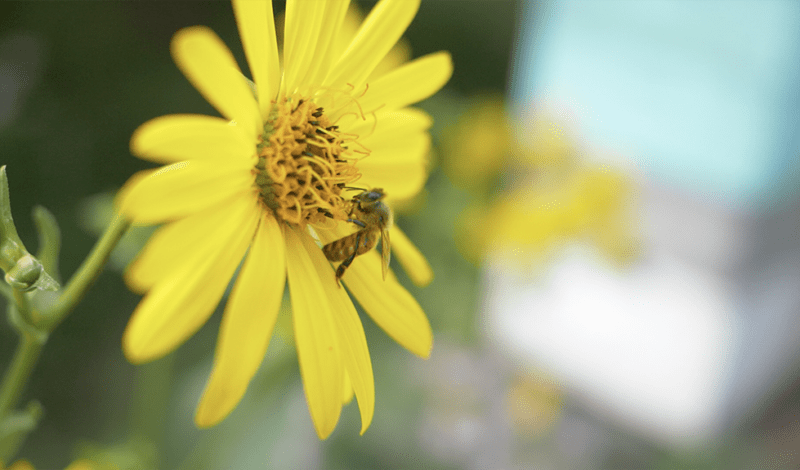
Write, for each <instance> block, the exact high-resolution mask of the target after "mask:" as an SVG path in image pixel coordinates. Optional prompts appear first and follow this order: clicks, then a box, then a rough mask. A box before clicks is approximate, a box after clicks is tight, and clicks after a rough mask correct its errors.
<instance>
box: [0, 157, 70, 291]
mask: <svg viewBox="0 0 800 470" xmlns="http://www.w3.org/2000/svg"><path fill="white" fill-rule="evenodd" d="M43 213H46V214H48V215H49V213H47V212H46V211H44V212H43V210H42V209H41V208H39V210H38V211H36V212H35V213H34V216H35V217H36V221H37V226H38V227H39V229H40V232H41V233H42V237H41V238H42V241H43V243H42V245H43V246H52V239H53V237H56V238H57V237H58V227H57V226H54V224H55V222H54V221H53V220H50V219H47V217H46V216H44V217H43V216H42V214H43ZM45 219H47V220H46V221H44V222H43V220H45ZM56 251H57V247H56ZM55 258H57V254H56V256H55ZM0 269H2V270H3V271H4V272H5V273H6V275H5V280H6V282H7V283H8V285H10V286H11V287H12V288H14V289H16V290H18V291H21V292H28V291H31V290H34V289H41V290H51V291H56V290H58V289H59V284H58V282H57V281H56V280H55V279H54V278H53V277H52V276H50V275H49V274H48V273H47V272H46V271H45V267H44V265H43V264H42V262H41V261H39V259H37V258H36V257H34V256H33V255H31V254H30V253H28V250H26V249H25V245H24V244H23V243H22V240H20V238H19V235H18V234H17V227H16V226H15V225H14V219H13V217H12V216H11V203H10V198H9V194H8V177H7V176H6V167H5V165H3V166H2V167H0Z"/></svg>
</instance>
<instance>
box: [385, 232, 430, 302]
mask: <svg viewBox="0 0 800 470" xmlns="http://www.w3.org/2000/svg"><path fill="white" fill-rule="evenodd" d="M391 231H392V250H393V251H394V253H395V255H396V256H397V260H398V261H400V264H401V265H403V269H405V271H406V273H408V276H409V277H410V278H411V282H413V283H414V284H415V285H417V286H419V287H425V286H427V285H428V284H430V283H431V281H432V280H433V270H432V269H431V265H430V264H428V260H427V259H425V256H424V255H423V254H422V253H420V251H419V249H417V247H416V246H414V243H412V242H411V240H409V239H408V237H407V236H406V234H405V233H403V231H402V230H400V228H399V227H398V226H396V225H394V226H392V228H391Z"/></svg>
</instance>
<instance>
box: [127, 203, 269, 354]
mask: <svg viewBox="0 0 800 470" xmlns="http://www.w3.org/2000/svg"><path fill="white" fill-rule="evenodd" d="M259 210H260V208H259V206H258V205H257V204H256V203H255V202H254V201H253V200H248V199H236V200H234V201H232V202H231V203H230V204H229V206H228V211H227V212H226V213H225V215H224V216H222V217H221V218H220V219H218V220H217V229H216V230H215V231H213V232H210V233H207V234H205V235H206V237H205V238H204V240H203V242H202V244H201V246H198V247H197V249H196V250H194V251H193V252H192V253H190V254H189V255H188V256H187V257H186V258H184V259H183V260H182V261H181V265H180V267H179V268H177V269H175V270H174V271H172V272H171V273H170V276H169V277H168V278H164V279H162V280H161V281H160V282H159V283H158V284H157V285H156V286H155V287H154V288H153V289H152V290H151V291H150V292H149V293H148V294H147V296H146V297H145V298H144V300H142V301H141V302H140V303H139V306H138V307H136V310H135V311H134V312H133V316H132V317H131V320H130V322H128V326H127V328H126V329H125V334H124V335H123V338H122V347H123V350H124V352H125V356H126V357H127V358H128V360H129V361H131V362H133V363H141V362H147V361H150V360H153V359H156V358H159V357H161V356H163V355H165V354H167V353H169V352H171V351H172V350H173V349H175V348H176V347H178V346H179V345H180V344H181V343H183V342H184V341H185V340H186V339H187V338H188V337H190V336H191V335H192V334H194V333H195V331H197V329H198V328H200V326H202V325H203V323H205V322H206V320H207V319H208V317H209V316H210V315H211V313H212V312H213V311H214V309H215V308H216V306H217V304H218V303H219V300H220V298H222V294H223V293H224V292H225V288H226V287H227V286H228V283H229V282H230V279H231V277H232V276H233V273H234V271H235V270H236V267H237V266H238V265H239V262H240V261H241V260H242V257H243V256H244V254H245V251H247V247H248V245H249V244H250V242H251V241H252V238H253V233H254V232H255V229H256V225H257V223H258V213H259Z"/></svg>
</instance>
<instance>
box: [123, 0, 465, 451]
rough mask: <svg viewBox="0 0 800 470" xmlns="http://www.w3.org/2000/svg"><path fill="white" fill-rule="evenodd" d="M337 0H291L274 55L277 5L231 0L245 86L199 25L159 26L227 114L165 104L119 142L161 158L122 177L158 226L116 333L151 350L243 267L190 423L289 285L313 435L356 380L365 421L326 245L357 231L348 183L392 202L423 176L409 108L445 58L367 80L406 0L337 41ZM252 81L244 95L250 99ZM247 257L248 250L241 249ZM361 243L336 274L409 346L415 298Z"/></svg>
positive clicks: (142, 357) (354, 353)
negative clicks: (168, 109) (173, 109)
mask: <svg viewBox="0 0 800 470" xmlns="http://www.w3.org/2000/svg"><path fill="white" fill-rule="evenodd" d="M347 6H348V2H346V1H332V0H331V1H321V0H320V1H314V2H301V1H294V0H289V1H288V2H287V5H286V25H285V35H284V42H283V44H284V45H285V47H284V50H283V67H281V66H280V64H279V54H278V47H277V40H276V36H275V26H274V21H273V13H272V6H271V4H270V3H269V2H259V1H247V0H241V1H234V2H233V7H234V12H235V14H236V20H237V23H238V27H239V33H240V36H241V40H242V43H243V46H244V51H245V54H246V56H247V61H248V65H249V66H250V70H251V71H252V74H253V80H254V82H255V90H254V89H253V88H251V86H250V84H249V82H248V81H247V80H246V79H245V78H244V77H243V76H242V74H241V72H240V70H239V68H238V66H237V64H236V62H235V60H234V58H233V56H232V54H231V53H230V51H229V50H228V49H227V48H226V47H225V45H224V44H223V43H222V41H221V40H220V39H219V38H218V37H217V36H216V35H215V34H214V33H213V32H212V31H210V30H209V29H207V28H204V27H192V28H187V29H184V30H181V31H179V32H178V33H177V34H176V35H175V37H174V38H173V40H172V46H171V48H172V55H173V57H174V59H175V61H176V63H177V64H178V67H179V68H180V69H181V71H182V72H183V73H184V74H185V75H186V77H187V78H188V79H189V81H191V83H192V84H193V85H194V86H195V88H197V89H198V91H200V93H201V94H202V95H203V96H204V97H205V98H206V99H207V100H208V102H209V103H211V104H212V105H213V106H214V107H215V108H216V109H217V110H218V111H219V112H220V113H221V114H222V116H223V117H224V118H217V117H210V116H197V115H172V116H163V117H160V118H156V119H153V120H151V121H149V122H147V123H145V124H144V125H142V126H141V127H140V128H139V129H138V130H137V131H136V132H135V134H134V136H133V137H132V139H131V149H132V152H133V153H134V154H135V155H136V156H138V157H141V158H144V159H147V160H150V161H153V162H157V163H165V164H168V165H167V166H164V167H162V168H160V169H158V170H156V171H150V172H142V173H139V174H137V175H134V176H133V177H132V178H131V180H130V181H129V182H128V183H127V184H126V186H125V188H123V190H122V192H121V195H120V203H119V204H120V209H121V210H122V212H123V213H124V214H126V215H127V216H128V217H130V218H131V219H132V220H133V221H134V222H135V223H139V224H153V223H166V225H164V226H163V227H161V228H160V229H159V230H158V231H156V233H155V234H154V235H153V237H152V238H151V240H150V241H149V243H148V245H147V246H146V247H145V248H144V250H143V251H142V253H141V254H140V255H139V256H138V258H137V259H136V260H135V261H134V262H133V263H132V264H131V266H130V267H129V269H128V271H127V273H126V280H127V282H128V284H129V285H130V286H131V288H132V289H134V290H136V291H139V292H147V295H146V296H145V298H144V299H143V300H142V302H141V303H140V304H139V306H138V307H137V309H136V311H135V312H134V314H133V317H132V318H131V320H130V323H129V324H128V327H127V329H126V331H125V334H124V337H123V349H124V351H125V354H126V356H127V357H128V359H129V360H130V361H131V362H134V363H141V362H146V361H149V360H152V359H156V358H158V357H161V356H163V355H165V354H167V353H169V352H171V351H172V350H174V349H175V348H176V347H178V346H179V345H180V344H181V343H183V342H184V341H185V340H186V339H187V338H188V337H190V336H191V335H192V334H193V333H194V332H196V331H197V330H198V329H199V328H200V326H201V325H202V324H203V323H204V322H205V321H206V320H207V319H208V317H209V316H210V315H211V313H212V312H213V311H214V309H215V307H216V305H217V304H218V303H219V301H220V299H221V298H222V296H223V293H224V292H225V289H226V287H227V285H228V283H229V281H230V280H231V278H232V277H234V272H235V271H236V270H237V268H238V267H239V266H240V264H241V268H240V270H239V274H238V277H237V278H236V281H235V283H234V286H233V289H232V290H231V292H230V296H229V298H228V302H227V305H226V307H225V311H224V314H223V318H222V325H221V328H220V333H219V339H218V344H217V350H216V354H215V358H214V367H213V371H212V373H211V377H210V379H209V382H208V384H207V385H206V389H205V391H204V393H203V396H202V398H201V400H200V404H199V406H198V409H197V414H196V416H195V421H196V423H197V425H198V426H201V427H206V426H212V425H214V424H216V423H218V422H219V421H221V420H222V419H223V418H224V417H225V416H227V415H228V414H229V413H230V412H231V410H233V408H234V407H235V406H236V405H237V404H238V402H239V401H240V399H241V397H242V396H243V395H244V393H245V390H246V388H247V386H248V384H249V382H250V379H251V378H252V377H253V375H254V374H255V372H256V370H257V369H258V367H259V365H260V363H261V360H262V358H263V357H264V354H265V352H266V349H267V345H268V343H269V339H270V336H271V335H272V330H273V326H274V324H275V321H276V317H277V314H278V309H279V307H280V303H281V298H282V296H283V291H284V286H285V284H286V283H287V282H288V285H289V294H290V297H291V304H292V317H293V325H294V333H295V342H296V344H297V353H298V359H299V362H300V372H301V374H302V377H303V384H304V389H305V394H306V400H307V402H308V407H309V411H310V414H311V418H312V420H313V422H314V426H315V428H316V431H317V434H318V435H319V436H320V438H325V437H327V436H328V435H329V434H330V433H331V432H332V431H333V429H334V427H335V426H336V422H337V420H338V418H339V414H340V412H341V407H342V405H343V403H345V402H346V401H347V400H349V397H351V396H352V395H353V394H355V397H356V399H357V401H358V404H359V409H360V411H361V422H362V429H361V432H362V433H363V432H364V431H365V430H366V428H367V427H368V426H369V423H370V421H371V419H372V413H373V408H374V382H373V377H372V365H371V361H370V357H369V352H368V350H367V343H366V339H365V336H364V331H363V328H362V325H361V321H360V319H359V317H358V314H357V313H356V310H355V307H354V306H353V303H352V300H351V299H350V297H349V296H348V295H347V291H345V289H343V288H341V287H339V285H338V284H337V282H336V280H335V275H334V270H333V269H332V266H331V263H330V262H329V261H328V260H327V259H326V258H325V255H324V254H323V252H322V250H321V248H320V247H321V245H324V244H326V243H329V242H330V241H333V240H335V239H337V238H340V237H342V236H343V235H346V234H348V233H352V232H354V231H356V229H358V227H357V226H356V225H355V224H353V223H350V222H347V219H348V212H349V209H350V202H349V201H350V199H351V198H352V197H353V196H354V195H355V194H356V193H355V192H352V191H350V190H348V189H346V186H347V187H353V186H355V187H359V188H372V187H380V188H383V189H384V191H385V192H386V194H387V197H388V199H389V202H391V200H392V199H402V198H408V197H411V196H413V195H415V194H416V193H417V192H419V191H420V190H421V188H422V186H423V185H424V182H425V179H426V178H427V162H426V156H427V153H428V151H429V147H430V136H429V135H428V132H427V130H428V128H429V127H430V125H431V120H430V118H429V117H428V116H427V115H426V114H425V113H423V112H421V111H419V110H416V109H413V108H408V107H407V106H408V105H410V104H413V103H415V102H417V101H420V100H422V99H424V98H426V97H428V96H430V95H431V94H433V93H435V92H436V91H437V90H439V89H440V88H441V87H442V86H443V85H444V84H445V83H446V82H447V80H448V79H449V77H450V74H451V72H452V64H451V60H450V56H449V54H447V53H444V52H440V53H435V54H431V55H428V56H425V57H422V58H419V59H416V60H414V61H411V62H408V63H406V64H403V65H401V66H399V67H396V68H395V69H393V70H391V71H389V72H387V73H385V74H383V75H382V76H380V77H379V78H376V79H374V80H373V79H372V78H370V79H369V80H368V77H370V75H371V73H372V72H373V69H374V68H375V67H376V65H377V64H378V63H379V62H380V61H381V60H382V59H383V57H384V56H385V55H386V53H387V52H388V51H389V50H390V49H391V48H392V46H393V45H394V44H395V43H396V42H397V40H398V39H399V38H400V36H401V35H402V34H403V32H404V31H405V29H406V27H407V26H408V24H409V23H410V22H411V20H412V19H413V17H414V15H415V14H416V11H417V9H418V7H419V1H418V0H382V1H381V2H379V3H378V4H377V5H376V6H375V8H374V9H373V10H372V12H371V13H370V14H369V16H368V17H367V18H366V19H365V20H364V22H363V23H362V25H361V28H360V29H359V30H358V33H357V34H356V35H355V37H354V38H353V39H352V41H351V42H350V44H349V46H348V47H347V48H346V49H344V50H342V51H339V52H336V51H335V50H334V47H333V46H332V44H333V43H334V42H335V41H333V40H332V38H335V37H337V34H338V31H339V29H340V26H341V24H342V21H343V19H344V17H345V13H346V11H347ZM254 95H255V97H254ZM390 238H391V239H392V241H393V244H392V248H393V249H394V250H395V253H396V254H397V258H398V259H399V260H400V262H401V264H403V265H404V268H405V269H406V270H407V271H409V273H410V274H411V276H412V278H414V279H415V280H417V281H418V282H420V283H421V284H424V283H426V282H428V281H430V278H431V274H430V268H429V267H428V265H427V262H426V261H425V259H424V257H423V256H422V255H421V254H420V253H419V252H418V251H417V250H416V248H415V247H414V246H413V245H412V244H411V242H410V241H408V239H407V238H406V237H404V236H403V235H402V232H400V231H399V230H398V229H397V228H396V227H393V228H392V229H391V237H390ZM242 260H244V261H242ZM380 264H381V261H380V257H379V255H378V254H377V253H376V252H375V250H373V251H372V252H370V253H367V254H364V255H362V256H359V257H357V258H356V259H355V261H354V262H353V264H352V265H351V266H350V268H349V269H348V270H347V272H346V273H345V274H344V277H343V278H342V281H343V284H344V285H345V286H346V287H347V289H348V290H349V291H350V293H352V295H353V296H354V297H355V298H356V299H357V300H358V301H359V303H360V304H361V305H362V306H363V307H364V310H365V311H366V312H367V313H368V314H369V315H370V316H371V317H372V318H373V319H374V320H375V322H376V323H377V324H378V325H379V326H381V327H382V328H383V329H384V330H385V331H386V332H387V333H388V334H389V335H390V336H391V337H392V338H394V339H395V340H396V341H397V342H398V343H400V344H401V345H402V346H404V347H405V348H407V349H408V350H409V351H411V352H413V353H415V354H417V355H418V356H421V357H427V356H428V355H429V354H430V349H431V345H432V341H433V340H432V332H431V329H430V325H429V323H428V320H427V318H426V316H425V314H424V312H423V311H422V309H421V308H420V306H419V305H418V304H417V302H416V301H415V300H414V298H413V297H412V296H411V295H410V294H409V293H408V292H407V291H406V290H405V289H404V288H403V287H401V286H400V284H399V283H398V282H397V280H396V279H395V277H394V276H393V275H392V273H391V272H389V274H388V276H387V277H386V279H385V280H383V279H382V276H381V267H380Z"/></svg>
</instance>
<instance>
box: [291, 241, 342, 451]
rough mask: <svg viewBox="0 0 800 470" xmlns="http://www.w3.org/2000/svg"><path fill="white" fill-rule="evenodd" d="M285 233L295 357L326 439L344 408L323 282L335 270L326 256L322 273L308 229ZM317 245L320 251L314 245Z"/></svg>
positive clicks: (329, 280) (313, 416) (336, 348)
mask: <svg viewBox="0 0 800 470" xmlns="http://www.w3.org/2000/svg"><path fill="white" fill-rule="evenodd" d="M284 234H285V237H286V271H287V274H288V277H289V294H290V295H291V298H292V318H293V320H294V334H295V342H296V344H297V358H298V360H299V362H300V373H301V375H302V377H303V388H304V389H305V392H306V401H307V402H308V411H309V412H310V413H311V420H312V421H313V422H314V428H315V429H316V431H317V435H318V436H319V438H320V439H325V438H327V437H328V436H329V435H330V433H331V432H333V429H334V428H335V427H336V423H337V421H339V414H340V413H341V411H342V401H341V394H342V381H343V377H342V376H343V375H344V365H343V363H342V357H341V355H342V351H341V346H340V345H339V338H338V336H337V334H336V327H335V326H334V324H333V321H334V320H333V313H332V312H331V308H332V305H331V301H330V299H329V298H328V297H327V293H326V288H325V287H324V286H323V283H326V282H327V283H332V282H333V279H334V273H333V270H332V269H331V268H330V264H329V263H327V261H326V262H325V265H327V267H328V271H329V273H328V274H329V276H326V277H327V279H322V278H320V276H319V274H318V270H319V267H318V266H315V265H314V264H315V261H316V260H314V259H312V258H311V256H310V255H309V252H308V251H307V250H306V245H307V244H309V243H310V244H313V241H309V240H303V238H308V239H310V236H309V235H308V234H307V233H305V232H303V231H301V230H300V229H294V228H291V229H287V230H285V231H284ZM314 250H315V251H320V250H319V248H317V247H316V245H315V246H314ZM317 262H318V261H317Z"/></svg>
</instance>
